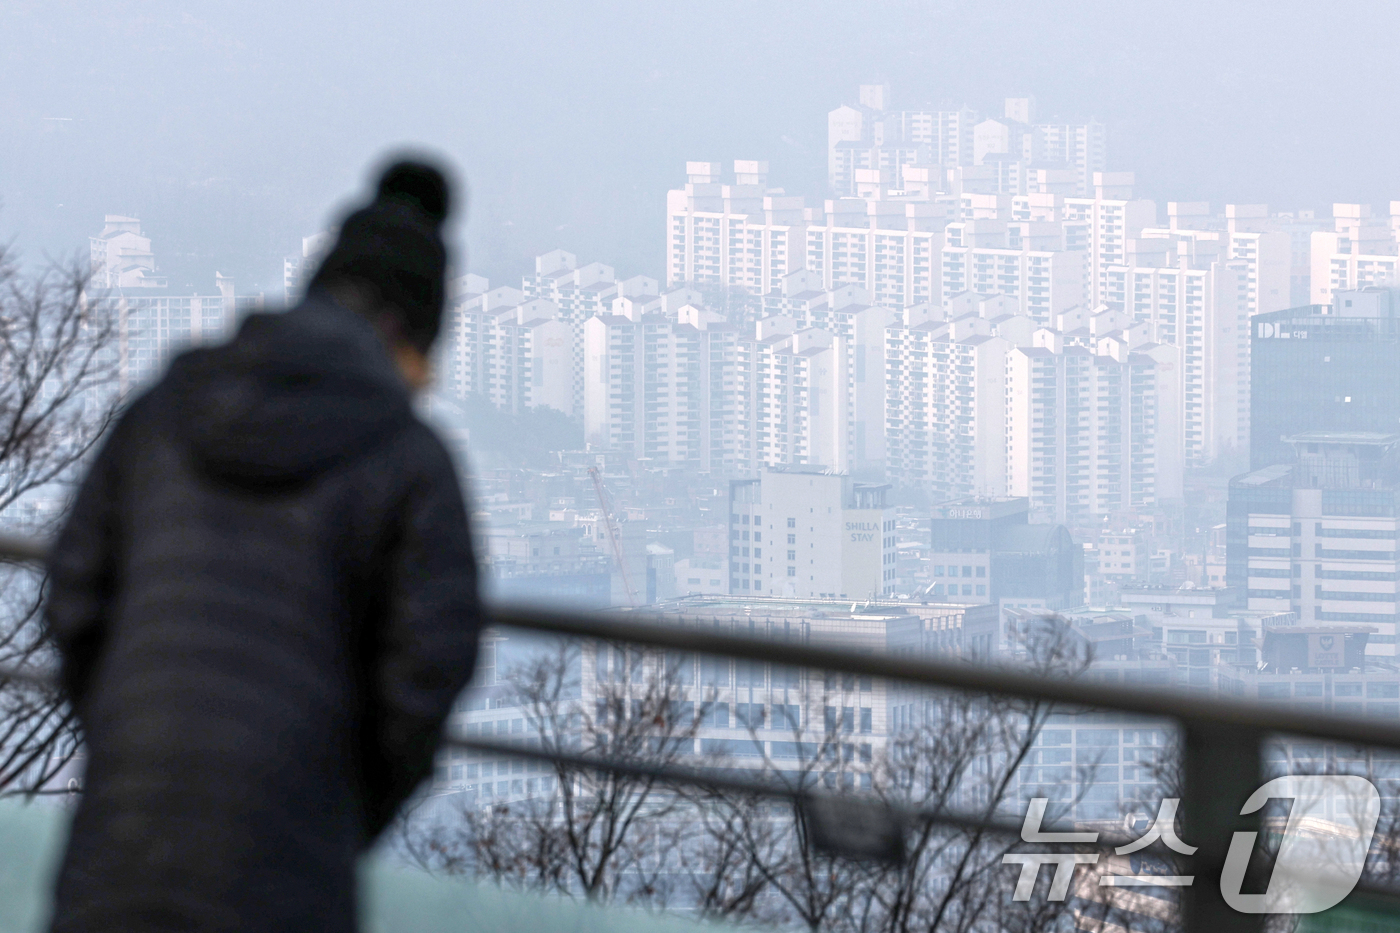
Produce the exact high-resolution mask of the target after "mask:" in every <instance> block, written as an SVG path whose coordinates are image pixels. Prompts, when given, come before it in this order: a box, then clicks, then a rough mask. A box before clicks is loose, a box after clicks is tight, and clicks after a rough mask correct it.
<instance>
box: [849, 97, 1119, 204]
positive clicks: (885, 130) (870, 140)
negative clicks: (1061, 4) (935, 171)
mask: <svg viewBox="0 0 1400 933" xmlns="http://www.w3.org/2000/svg"><path fill="white" fill-rule="evenodd" d="M1002 112H1003V116H1001V117H999V118H992V119H983V116H982V114H980V113H978V112H977V111H976V110H973V109H971V108H969V107H966V106H963V107H960V108H958V109H953V110H928V109H920V110H895V109H893V107H892V100H891V96H890V88H889V86H888V85H880V84H866V85H861V87H860V93H859V99H858V102H857V103H856V104H845V105H842V106H840V107H837V108H836V109H835V110H832V111H831V112H830V113H829V114H828V115H827V175H828V182H829V184H830V186H831V191H832V193H833V194H835V195H836V196H838V197H848V196H851V195H855V194H857V193H858V191H857V187H858V179H857V173H858V172H860V171H861V170H883V171H888V172H891V173H892V175H893V176H894V177H898V175H899V174H900V173H901V171H902V170H903V169H904V168H905V167H906V166H911V165H916V166H922V165H936V166H940V167H942V168H945V169H949V170H952V169H956V168H971V167H978V168H981V167H984V166H986V167H992V166H995V167H997V168H1000V169H1003V171H1002V172H1001V174H1003V175H1005V176H1006V177H1003V178H998V179H995V180H994V181H993V184H994V186H995V187H994V189H993V190H995V191H999V192H1002V193H1007V194H1024V193H1026V192H1025V183H1026V179H1027V178H1028V177H1029V175H1030V173H1031V172H1033V171H1035V170H1037V169H1038V168H1039V169H1047V168H1048V169H1050V170H1055V171H1065V172H1068V173H1070V175H1071V177H1072V179H1073V181H1072V184H1073V189H1072V190H1070V191H1068V192H1065V193H1067V194H1072V195H1077V196H1079V197H1085V196H1089V195H1091V194H1092V185H1093V175H1094V173H1095V172H1102V171H1104V170H1105V168H1106V167H1107V148H1108V147H1107V135H1106V132H1105V130H1104V126H1103V124H1101V123H1098V122H1097V121H1094V120H1089V121H1077V122H1053V123H1037V122H1036V121H1035V99H1034V98H1032V97H1008V98H1006V100H1005V101H1004V105H1003V108H1002ZM1008 168H1009V169H1010V171H1009V172H1007V171H1005V169H1008ZM953 174H956V173H953ZM974 174H975V173H974ZM979 178H980V176H979ZM1012 179H1015V181H1012V182H1011V183H1012V185H1017V184H1019V186H1020V189H1021V190H1016V189H1015V188H1014V187H1011V188H1009V187H1008V181H1010V180H1012Z"/></svg>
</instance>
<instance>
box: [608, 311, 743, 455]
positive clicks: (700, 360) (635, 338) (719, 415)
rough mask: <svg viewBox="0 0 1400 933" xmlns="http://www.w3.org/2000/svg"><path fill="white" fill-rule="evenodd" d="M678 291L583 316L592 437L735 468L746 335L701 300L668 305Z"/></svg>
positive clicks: (632, 449) (625, 448)
mask: <svg viewBox="0 0 1400 933" xmlns="http://www.w3.org/2000/svg"><path fill="white" fill-rule="evenodd" d="M673 294H675V295H676V296H677V297H678V298H679V296H685V295H686V294H687V293H686V292H684V291H681V292H679V293H673ZM670 297H672V296H671V295H668V296H663V297H658V298H648V299H642V298H635V299H634V298H625V297H624V298H619V299H617V300H616V302H614V307H613V311H612V312H610V313H608V314H599V315H595V316H594V317H592V318H589V320H588V321H587V322H586V323H585V325H584V437H585V439H586V440H587V442H588V443H590V444H594V445H598V446H601V447H606V448H613V449H616V450H619V451H622V452H624V453H625V454H626V455H627V456H629V457H635V458H647V459H648V460H650V461H652V462H653V463H654V464H656V465H658V466H660V465H674V466H685V467H688V468H689V469H692V470H697V471H700V472H711V471H715V472H727V471H730V470H733V469H735V468H737V466H738V463H737V461H738V459H739V457H740V455H741V453H742V452H743V450H744V446H743V441H744V438H743V437H742V436H741V434H740V433H739V432H740V431H742V430H743V429H744V428H745V427H747V425H746V424H745V423H744V422H743V421H741V420H740V419H739V417H738V414H739V412H738V411H737V410H736V406H737V405H738V395H737V393H738V388H739V387H738V379H737V377H736V375H735V373H736V369H737V366H738V362H739V360H738V352H737V341H738V333H737V331H736V330H735V328H733V327H732V326H731V325H730V324H728V323H727V322H726V321H725V320H724V318H723V316H722V315H719V314H716V313H714V312H711V311H707V310H704V309H701V308H698V307H696V306H695V305H693V304H685V305H683V306H681V307H677V308H671V307H667V299H668V298H670Z"/></svg>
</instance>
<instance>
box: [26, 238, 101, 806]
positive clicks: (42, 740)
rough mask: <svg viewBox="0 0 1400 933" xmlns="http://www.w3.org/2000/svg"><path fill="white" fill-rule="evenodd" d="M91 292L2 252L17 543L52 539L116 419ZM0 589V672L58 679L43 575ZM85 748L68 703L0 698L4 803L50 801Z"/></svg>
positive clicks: (63, 269)
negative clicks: (80, 476) (27, 671)
mask: <svg viewBox="0 0 1400 933" xmlns="http://www.w3.org/2000/svg"><path fill="white" fill-rule="evenodd" d="M88 284H89V277H88V273H87V271H86V270H85V268H84V266H83V264H82V263H80V262H79V261H78V260H76V259H75V260H73V261H72V262H69V263H66V264H62V263H53V264H50V265H49V266H48V267H47V268H44V269H42V270H40V271H38V272H34V273H31V272H27V271H25V270H23V269H21V267H20V264H19V262H18V260H17V257H16V256H15V255H14V254H13V252H12V251H11V250H9V249H8V248H6V247H0V516H3V521H4V527H5V528H6V530H8V531H11V532H12V533H13V532H18V533H25V534H30V535H48V534H51V533H52V532H53V531H54V530H55V526H56V523H57V521H58V519H59V518H60V517H61V515H62V509H61V507H54V506H61V505H62V503H63V502H64V501H66V499H67V493H68V487H69V485H70V483H71V481H72V480H73V479H75V478H76V473H77V470H78V468H79V467H80V465H81V464H82V463H83V461H84V460H85V458H86V457H87V455H88V453H89V452H90V451H91V450H92V448H93V446H94V445H95V444H96V443H97V442H98V440H99V439H100V438H101V437H102V436H103V434H104V433H105V432H106V430H107V428H108V427H109V426H110V425H111V423H112V421H113V419H114V418H115V416H116V413H117V410H118V406H119V403H120V399H119V397H118V391H117V390H118V376H119V370H118V367H119V362H120V358H119V355H118V345H117V337H118V321H117V320H116V317H115V315H114V313H113V311H112V308H111V305H110V303H108V302H106V301H102V300H94V297H93V296H91V295H90V294H89V292H88ZM0 586H2V587H3V592H2V593H0V666H4V667H9V668H26V667H34V668H39V669H50V670H51V669H52V667H53V662H54V660H55V659H54V658H53V657H52V648H51V647H50V646H49V645H48V644H47V643H46V642H45V640H44V638H43V635H42V631H41V626H40V622H39V611H40V606H41V603H42V593H43V580H42V578H41V576H40V574H39V572H38V571H36V570H33V569H31V568H27V567H22V566H18V565H6V566H4V567H3V568H2V569H0ZM78 747H79V736H78V734H77V732H76V724H75V721H74V719H73V717H72V713H71V712H70V711H69V710H68V709H67V707H66V705H65V704H64V701H63V699H62V697H60V696H58V695H57V694H55V693H53V692H52V691H47V690H43V689H38V688H34V687H28V686H24V685H21V684H18V683H13V682H11V683H7V684H5V685H4V686H3V688H0V793H3V794H15V793H23V794H32V793H37V792H41V791H43V790H44V789H46V787H47V785H49V783H50V782H51V781H52V780H53V778H54V777H55V776H56V775H57V774H59V773H60V772H61V771H62V769H63V768H64V766H65V765H66V764H67V763H68V762H69V760H70V759H71V758H72V756H73V755H74V754H75V752H76V751H77V749H78ZM59 790H60V791H62V790H63V789H59Z"/></svg>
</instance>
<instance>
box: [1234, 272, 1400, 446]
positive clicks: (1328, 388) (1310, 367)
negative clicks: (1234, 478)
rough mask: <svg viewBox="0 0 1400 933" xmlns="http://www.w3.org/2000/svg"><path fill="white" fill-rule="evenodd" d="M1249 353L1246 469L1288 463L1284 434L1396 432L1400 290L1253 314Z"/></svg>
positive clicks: (1399, 426) (1399, 424)
mask: <svg viewBox="0 0 1400 933" xmlns="http://www.w3.org/2000/svg"><path fill="white" fill-rule="evenodd" d="M1250 354H1251V377H1250V467H1251V469H1254V470H1259V469H1263V468H1265V467H1268V466H1272V465H1273V464H1275V463H1286V462H1289V461H1291V460H1292V458H1293V450H1292V449H1291V448H1290V447H1289V445H1288V444H1287V443H1285V442H1284V440H1283V438H1284V437H1287V436H1290V435H1295V434H1302V433H1305V432H1310V431H1334V432H1335V431H1344V432H1353V431H1368V432H1377V433H1381V434H1389V433H1392V432H1396V431H1400V289H1394V288H1366V289H1361V290H1359V291H1350V292H1342V291H1339V292H1337V293H1336V299H1335V303H1334V304H1331V305H1307V306H1304V307H1301V308H1290V309H1288V310H1286V311H1275V312H1272V313H1270V314H1259V315H1256V316H1254V317H1252V318H1250Z"/></svg>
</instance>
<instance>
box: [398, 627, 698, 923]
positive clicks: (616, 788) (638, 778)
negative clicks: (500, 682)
mask: <svg viewBox="0 0 1400 933" xmlns="http://www.w3.org/2000/svg"><path fill="white" fill-rule="evenodd" d="M595 649H596V650H595V651H591V652H585V651H582V650H581V649H579V648H578V647H577V646H562V645H561V646H560V647H558V648H556V649H555V650H553V651H550V652H547V653H544V654H542V655H537V656H535V657H533V658H532V659H530V660H528V661H526V662H525V663H524V664H523V665H521V666H520V667H518V668H517V669H515V670H514V671H513V672H512V673H511V674H510V675H509V685H510V686H509V694H508V698H507V699H506V700H505V703H506V705H513V706H516V707H518V708H520V709H521V710H522V711H523V712H524V719H525V722H526V732H527V733H528V742H529V743H530V745H531V746H532V747H537V748H540V749H543V750H544V751H547V752H548V751H553V752H567V753H570V754H584V755H597V756H606V757H609V758H612V759H614V760H619V761H624V762H630V763H636V764H642V765H646V766H648V767H650V768H653V769H654V768H665V767H668V766H671V765H674V764H677V763H679V762H681V761H682V760H685V759H689V758H691V757H692V756H693V748H694V744H695V736H696V733H697V731H698V730H699V728H700V726H701V723H702V722H703V720H704V718H705V716H706V715H707V714H708V710H709V708H710V703H709V700H708V699H707V696H706V690H705V688H703V687H697V686H696V685H695V684H694V680H693V677H692V676H690V675H689V674H687V673H686V672H687V671H693V669H694V659H693V658H691V657H689V656H685V655H675V654H663V653H656V652H646V653H644V652H640V651H635V650H629V649H626V648H624V647H623V646H620V645H609V644H598V645H596V646H595ZM610 659H611V661H612V665H611V667H610V666H609V664H608V661H609V660H610ZM585 683H589V684H591V685H592V686H591V688H590V689H588V690H584V689H583V687H584V684H585ZM709 693H710V695H711V696H712V694H713V691H709ZM537 786H538V788H539V793H538V795H537V796H533V797H531V798H529V799H526V800H522V801H518V802H515V803H511V804H498V805H495V806H488V807H477V806H467V807H464V808H462V811H461V814H460V819H458V820H447V821H441V820H440V821H438V822H437V823H436V824H435V825H433V826H431V827H428V828H426V829H425V828H424V827H423V826H421V825H418V824H415V822H414V821H413V820H411V819H410V820H409V821H408V822H407V823H406V824H405V826H404V828H403V830H402V831H401V838H402V845H403V847H404V849H405V850H406V851H407V852H409V854H410V855H411V856H412V857H413V858H414V859H415V860H416V861H418V862H419V864H421V865H423V866H424V867H427V868H429V869H431V870H439V871H447V872H450V873H455V872H466V871H470V872H472V873H474V874H477V875H483V876H486V877H489V878H492V879H493V880H495V881H497V882H499V883H501V884H504V885H507V886H511V887H516V888H522V889H530V890H547V891H554V892H558V893H563V894H569V895H576V896H581V897H584V898H587V899H589V900H594V901H604V902H612V901H623V902H642V903H647V904H653V905H657V904H662V903H664V902H665V901H666V898H667V895H668V882H669V875H670V873H671V870H672V868H673V867H674V863H675V859H676V858H677V857H678V853H677V850H676V849H675V847H674V843H675V841H676V836H675V827H674V825H673V824H674V823H675V822H676V820H677V819H678V818H679V817H680V815H681V813H682V811H683V810H685V809H686V807H687V803H686V801H685V800H684V799H683V798H681V797H680V796H678V795H677V794H676V793H674V792H673V790H672V789H671V788H670V787H668V786H667V785H665V784H663V783H661V782H660V781H659V780H658V779H657V778H655V777H652V776H647V775H635V774H620V773H617V772H613V771H599V770H594V769H584V768H577V767H573V766H570V765H565V764H559V765H556V766H555V767H554V769H553V774H552V777H551V778H548V779H546V781H545V782H542V783H541V784H540V785H537ZM687 816H688V815H687Z"/></svg>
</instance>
